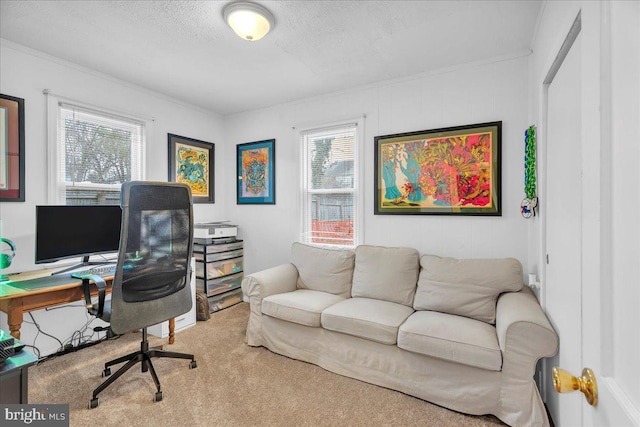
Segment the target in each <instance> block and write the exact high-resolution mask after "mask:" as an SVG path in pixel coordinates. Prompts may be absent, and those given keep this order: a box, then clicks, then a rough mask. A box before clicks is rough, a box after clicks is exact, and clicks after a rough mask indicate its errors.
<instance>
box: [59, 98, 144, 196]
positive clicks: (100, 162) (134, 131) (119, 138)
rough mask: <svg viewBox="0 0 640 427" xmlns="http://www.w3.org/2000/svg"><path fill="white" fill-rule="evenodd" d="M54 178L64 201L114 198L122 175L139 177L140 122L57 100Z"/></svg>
mask: <svg viewBox="0 0 640 427" xmlns="http://www.w3.org/2000/svg"><path fill="white" fill-rule="evenodd" d="M58 106H59V108H58V125H57V128H58V129H57V150H56V151H57V153H58V159H57V170H58V178H57V179H58V181H59V183H60V184H62V185H63V187H64V188H65V199H66V203H67V204H118V203H119V200H120V186H121V184H122V183H123V182H125V181H130V180H140V179H143V178H144V176H143V175H144V153H143V152H144V139H145V132H144V131H145V126H144V123H143V122H140V121H137V120H135V119H129V118H126V117H121V116H116V115H113V114H109V113H105V112H100V111H96V110H91V109H88V108H84V107H79V106H76V105H71V104H66V103H59V105H58Z"/></svg>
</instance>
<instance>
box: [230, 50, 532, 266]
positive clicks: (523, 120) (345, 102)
mask: <svg viewBox="0 0 640 427" xmlns="http://www.w3.org/2000/svg"><path fill="white" fill-rule="evenodd" d="M363 115H366V119H365V126H364V127H365V131H364V136H365V138H364V168H365V172H364V213H365V215H364V243H365V244H371V245H387V246H409V247H414V248H416V249H418V250H419V251H420V252H421V253H432V254H437V255H442V256H454V257H488V258H492V257H515V258H517V259H519V260H520V261H521V262H522V263H523V264H524V267H525V272H526V271H527V259H528V253H527V232H528V228H527V227H528V224H527V220H525V219H524V218H522V216H521V215H520V202H521V200H522V198H523V197H524V187H523V186H524V184H523V178H522V177H523V173H524V172H523V157H524V131H525V129H526V128H527V127H528V126H529V122H528V121H527V120H528V58H527V57H520V58H511V59H503V60H500V61H495V62H485V63H477V64H469V65H467V66H463V67H459V68H456V69H452V70H443V71H440V72H435V73H430V74H425V75H420V76H416V77H414V78H410V79H405V80H401V81H394V82H388V83H383V84H378V85H373V86H368V87H364V88H360V89H354V90H350V91H347V92H342V93H336V94H330V95H327V96H323V97H318V98H313V99H306V100H302V101H299V102H293V103H288V104H284V105H277V106H273V107H271V108H267V109H263V110H259V111H254V112H247V113H243V114H238V115H234V116H231V117H227V118H225V141H226V144H227V150H226V153H225V159H224V160H225V162H226V163H227V164H229V165H235V148H234V146H235V145H236V144H241V143H245V142H251V141H256V140H263V139H269V138H275V139H276V202H277V203H276V205H263V206H255V205H250V206H248V205H242V206H238V205H236V202H235V191H234V190H232V188H233V185H234V182H235V168H233V169H231V168H227V169H226V170H225V176H224V181H225V182H227V183H229V184H228V187H229V190H230V191H228V192H227V193H226V195H225V197H226V199H225V205H227V206H228V208H227V215H228V217H229V219H230V220H232V221H233V222H235V223H237V224H239V225H240V233H241V235H242V237H243V238H244V239H245V271H246V272H248V273H251V272H255V271H258V270H261V269H264V268H268V267H272V266H274V265H277V264H280V263H284V262H288V261H289V253H290V245H291V243H292V242H293V241H295V240H297V238H298V199H299V196H298V191H299V150H298V146H299V141H298V139H297V135H296V131H295V130H294V129H293V128H294V127H295V128H297V129H300V128H301V127H304V126H306V125H322V124H323V123H332V122H336V121H340V120H346V119H354V118H359V117H362V116H363ZM498 120H501V121H502V122H503V123H502V125H503V129H502V130H503V136H502V216H501V217H461V216H450V217H446V216H426V215H419V216H415V215H414V216H412V215H404V216H398V215H374V214H373V203H374V200H373V194H374V186H373V181H374V177H373V171H374V164H373V162H374V160H373V158H374V143H373V139H374V136H377V135H387V134H394V133H400V132H409V131H418V130H425V129H434V128H440V127H448V126H457V125H465V124H472V123H481V122H488V121H498Z"/></svg>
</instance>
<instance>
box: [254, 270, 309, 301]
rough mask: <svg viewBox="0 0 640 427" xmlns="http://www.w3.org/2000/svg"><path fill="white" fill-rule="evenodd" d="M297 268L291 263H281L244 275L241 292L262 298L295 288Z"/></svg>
mask: <svg viewBox="0 0 640 427" xmlns="http://www.w3.org/2000/svg"><path fill="white" fill-rule="evenodd" d="M297 281H298V270H297V269H296V268H295V266H294V265H293V264H282V265H279V266H277V267H272V268H269V269H267V270H262V271H259V272H257V273H253V274H250V275H248V276H245V277H244V279H243V280H242V292H244V294H245V295H246V296H248V297H249V298H258V299H259V300H260V301H261V300H262V298H265V297H268V296H269V295H274V294H281V293H284V292H291V291H295V290H296V283H297Z"/></svg>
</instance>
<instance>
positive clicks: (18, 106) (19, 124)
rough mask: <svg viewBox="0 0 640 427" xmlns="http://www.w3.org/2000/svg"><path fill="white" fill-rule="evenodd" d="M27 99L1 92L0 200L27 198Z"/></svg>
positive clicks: (10, 200) (9, 200) (16, 200)
mask: <svg viewBox="0 0 640 427" xmlns="http://www.w3.org/2000/svg"><path fill="white" fill-rule="evenodd" d="M24 129H25V126H24V99H23V98H16V97H14V96H9V95H4V94H0V202H2V203H4V202H24V201H25V146H24V141H25V134H24Z"/></svg>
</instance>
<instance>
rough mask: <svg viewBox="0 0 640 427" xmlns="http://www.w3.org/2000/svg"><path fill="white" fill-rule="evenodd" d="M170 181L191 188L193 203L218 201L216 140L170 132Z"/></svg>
mask: <svg viewBox="0 0 640 427" xmlns="http://www.w3.org/2000/svg"><path fill="white" fill-rule="evenodd" d="M168 146H169V157H168V162H169V165H168V166H169V181H170V182H182V183H185V184H187V185H189V187H190V188H191V196H192V199H193V203H215V144H213V143H211V142H205V141H200V140H197V139H193V138H188V137H186V136H180V135H175V134H172V133H170V134H168Z"/></svg>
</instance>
